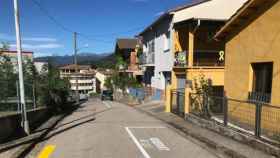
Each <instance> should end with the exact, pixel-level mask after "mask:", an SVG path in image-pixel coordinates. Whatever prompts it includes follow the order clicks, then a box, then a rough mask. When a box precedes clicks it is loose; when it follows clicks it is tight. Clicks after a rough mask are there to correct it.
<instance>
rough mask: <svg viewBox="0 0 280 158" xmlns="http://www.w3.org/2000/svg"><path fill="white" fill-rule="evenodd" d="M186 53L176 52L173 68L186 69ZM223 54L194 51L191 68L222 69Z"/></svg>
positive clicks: (210, 51) (223, 63)
mask: <svg viewBox="0 0 280 158" xmlns="http://www.w3.org/2000/svg"><path fill="white" fill-rule="evenodd" d="M188 58H189V57H188V52H187V51H183V52H176V53H175V61H174V67H177V68H178V67H179V68H180V67H181V68H185V67H188ZM224 65H225V62H224V54H221V52H220V51H215V50H201V51H195V52H194V57H193V67H224Z"/></svg>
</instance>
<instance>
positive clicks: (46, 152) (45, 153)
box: [37, 145, 55, 158]
mask: <svg viewBox="0 0 280 158" xmlns="http://www.w3.org/2000/svg"><path fill="white" fill-rule="evenodd" d="M54 149H55V146H54V145H48V146H46V147H45V148H44V149H43V150H42V151H41V153H40V154H39V156H38V157H37V158H49V156H50V155H51V154H52V153H53V151H54Z"/></svg>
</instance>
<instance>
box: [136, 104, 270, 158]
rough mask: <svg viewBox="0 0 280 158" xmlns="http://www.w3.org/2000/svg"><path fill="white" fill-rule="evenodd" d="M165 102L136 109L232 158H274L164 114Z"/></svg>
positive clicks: (139, 106) (140, 106) (169, 114)
mask: <svg viewBox="0 0 280 158" xmlns="http://www.w3.org/2000/svg"><path fill="white" fill-rule="evenodd" d="M163 105H164V104H163V102H159V101H153V102H149V103H146V104H142V105H138V106H136V107H135V108H136V109H138V110H140V111H142V112H145V113H147V114H149V115H152V116H154V117H156V118H157V119H159V120H162V121H164V122H166V123H168V124H169V125H171V126H173V127H175V128H176V129H179V130H181V131H182V132H184V134H186V135H188V136H191V137H193V138H195V139H197V140H199V141H201V142H202V143H205V144H206V145H207V146H208V147H210V148H214V149H216V150H217V151H218V152H219V153H221V154H223V155H227V156H228V157H232V158H252V157H254V158H274V157H275V156H272V155H268V154H267V153H265V152H262V151H260V150H256V149H254V148H252V147H250V146H249V145H245V144H242V143H240V142H237V141H235V140H233V139H231V138H228V137H225V136H222V135H219V134H218V133H215V132H213V131H210V130H207V129H205V128H201V127H199V126H197V125H194V124H192V123H190V122H188V121H185V120H184V119H183V118H181V117H179V116H177V115H174V114H172V113H166V112H164V109H165V107H164V106H163Z"/></svg>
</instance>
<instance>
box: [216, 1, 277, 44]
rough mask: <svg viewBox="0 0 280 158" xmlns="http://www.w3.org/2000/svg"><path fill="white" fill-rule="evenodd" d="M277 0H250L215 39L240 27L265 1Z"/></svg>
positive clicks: (223, 36)
mask: <svg viewBox="0 0 280 158" xmlns="http://www.w3.org/2000/svg"><path fill="white" fill-rule="evenodd" d="M276 1H277V0H270V1H267V0H249V1H248V2H247V3H245V4H244V5H243V6H242V7H241V8H240V9H239V10H238V11H236V13H235V14H234V15H233V16H232V17H231V18H230V19H229V20H228V22H227V23H226V24H225V25H224V26H223V27H222V28H221V29H220V30H219V31H218V32H217V34H216V35H215V39H222V38H225V37H226V36H227V35H228V34H229V33H230V32H232V31H233V30H234V29H236V28H237V27H240V26H241V24H242V23H244V21H247V20H250V17H252V16H253V15H255V14H256V9H257V8H258V7H259V6H263V5H264V3H266V4H267V3H273V2H276Z"/></svg>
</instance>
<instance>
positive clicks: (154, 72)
mask: <svg viewBox="0 0 280 158" xmlns="http://www.w3.org/2000/svg"><path fill="white" fill-rule="evenodd" d="M171 29H172V15H171V14H170V12H167V13H165V14H164V15H162V16H161V17H159V18H158V19H157V20H156V21H155V22H154V23H152V24H151V25H150V26H148V27H147V28H146V29H145V30H144V31H142V32H141V33H140V34H139V35H138V36H140V37H141V40H142V44H143V54H142V56H141V59H140V60H141V64H140V67H141V68H142V70H143V71H144V79H143V83H144V84H145V86H148V87H152V89H153V91H154V95H155V96H154V97H155V99H161V98H163V97H164V94H165V87H166V85H167V83H168V82H170V78H171V70H172V65H173V56H172V54H171V38H170V37H171Z"/></svg>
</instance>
